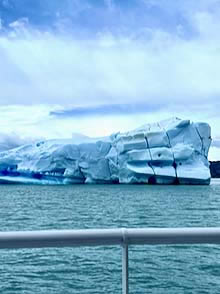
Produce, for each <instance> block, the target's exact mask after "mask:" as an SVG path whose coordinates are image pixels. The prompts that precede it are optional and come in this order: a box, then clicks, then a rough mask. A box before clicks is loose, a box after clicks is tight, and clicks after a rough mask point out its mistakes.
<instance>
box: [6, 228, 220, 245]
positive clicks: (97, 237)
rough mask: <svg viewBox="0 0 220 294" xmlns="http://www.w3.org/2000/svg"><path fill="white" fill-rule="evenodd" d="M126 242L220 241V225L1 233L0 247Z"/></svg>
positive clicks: (205, 242)
mask: <svg viewBox="0 0 220 294" xmlns="http://www.w3.org/2000/svg"><path fill="white" fill-rule="evenodd" d="M123 244H135V245H141V244H148V245H153V244H155V245H156V244H157V245H158V244H220V228H216V227H210V228H143V229H127V228H126V229H125V228H118V229H85V230H48V231H47V230H45V231H15V232H0V249H7V248H8V249H9V248H42V247H73V246H100V245H123Z"/></svg>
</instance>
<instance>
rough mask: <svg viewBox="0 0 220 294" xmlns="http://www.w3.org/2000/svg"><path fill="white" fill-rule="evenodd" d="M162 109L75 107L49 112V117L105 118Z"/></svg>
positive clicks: (150, 107) (101, 106)
mask: <svg viewBox="0 0 220 294" xmlns="http://www.w3.org/2000/svg"><path fill="white" fill-rule="evenodd" d="M160 108H162V106H161V105H155V104H153V105H150V104H146V103H145V104H143V103H142V104H132V105H129V104H107V105H97V106H85V107H75V108H71V109H64V110H58V111H51V112H50V115H51V116H56V117H58V118H66V117H84V116H86V117H88V116H100V115H101V116H105V115H113V116H114V115H129V114H139V113H145V114H146V113H149V112H155V111H158V110H159V109H160Z"/></svg>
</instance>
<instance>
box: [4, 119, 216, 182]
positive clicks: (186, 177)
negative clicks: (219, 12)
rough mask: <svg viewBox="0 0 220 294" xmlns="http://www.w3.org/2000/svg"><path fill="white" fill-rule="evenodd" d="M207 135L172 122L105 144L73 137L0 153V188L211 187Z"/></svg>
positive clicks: (203, 129) (205, 129) (201, 127)
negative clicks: (10, 185) (98, 185)
mask: <svg viewBox="0 0 220 294" xmlns="http://www.w3.org/2000/svg"><path fill="white" fill-rule="evenodd" d="M210 144H211V129H210V126H209V125H208V124H206V123H193V122H190V120H181V119H178V118H171V119H169V120H165V121H161V122H159V123H154V124H146V125H144V126H142V127H140V128H137V129H135V130H133V131H129V132H126V133H120V132H119V133H116V134H112V135H111V136H109V137H104V138H94V139H93V138H89V137H86V136H78V135H74V136H73V138H72V139H66V140H61V139H57V140H47V141H42V142H38V143H35V144H29V145H24V146H21V147H18V148H15V149H11V150H8V151H4V152H0V183H30V184H75V183H123V184H136V183H140V184H209V183H210V177H211V176H210V170H209V162H208V151H209V147H210Z"/></svg>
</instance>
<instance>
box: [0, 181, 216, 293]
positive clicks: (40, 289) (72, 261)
mask: <svg viewBox="0 0 220 294" xmlns="http://www.w3.org/2000/svg"><path fill="white" fill-rule="evenodd" d="M0 197H1V198H0V224H1V231H11V230H13V231H14V230H45V229H84V228H115V227H130V228H136V227H139V228H141V227H198V226H201V227H208V226H212V227H217V226H218V227H220V181H219V180H215V181H213V182H212V184H211V185H210V186H147V185H146V186H143V185H141V186H140V185H74V186H28V185H27V186H25V185H1V186H0ZM129 257H130V264H129V269H130V271H129V274H130V293H135V294H137V293H140V294H143V293H155V294H159V293H173V294H174V293H175V294H176V293H184V294H186V293H189V294H191V293H193V294H195V293H198V294H203V293H204V294H205V293H212V294H215V293H216V294H217V293H218V294H219V293H220V246H217V245H193V246H191V245H184V246H182V245H181V246H147V245H145V246H131V247H130V250H129ZM0 293H3V294H32V293H47V294H50V293H56V294H60V293H62V294H63V293H65V294H70V293H71V294H72V293H94V294H95V293H96V294H98V293H100V294H101V293H102V294H103V293H114V294H116V293H121V248H120V247H117V246H116V247H95V248H88V247H81V248H59V249H53V248H48V249H25V250H24V249H22V250H21V249H19V250H1V251H0Z"/></svg>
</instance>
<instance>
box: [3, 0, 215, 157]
mask: <svg viewBox="0 0 220 294" xmlns="http://www.w3.org/2000/svg"><path fill="white" fill-rule="evenodd" d="M219 81H220V0H199V1H198V0H175V1H173V0H84V1H80V0H62V1H60V0H47V1H45V0H32V1H31V0H0V149H1V146H3V147H2V148H9V147H8V146H12V147H15V146H19V145H21V144H26V143H27V142H32V141H35V140H41V139H51V138H70V137H71V136H72V134H75V133H82V134H85V135H87V136H94V137H96V136H103V135H108V134H111V133H113V132H116V131H127V130H130V129H134V128H136V127H138V126H140V125H143V124H145V123H150V122H155V121H160V120H163V119H167V118H170V117H173V116H175V117H179V118H183V119H190V120H191V121H194V122H199V121H204V122H207V123H209V124H210V126H211V129H212V139H213V141H212V146H211V148H210V153H209V159H210V160H220V115H219V109H220V82H219Z"/></svg>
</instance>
